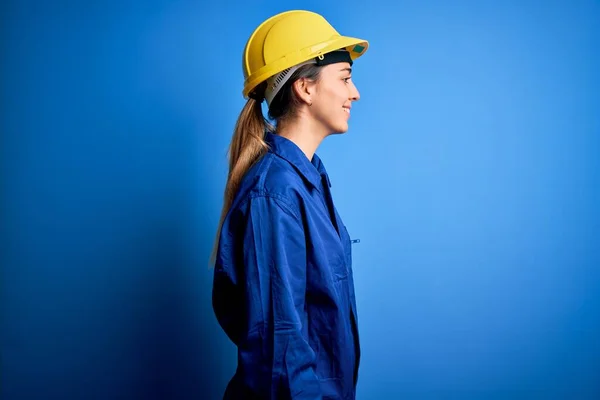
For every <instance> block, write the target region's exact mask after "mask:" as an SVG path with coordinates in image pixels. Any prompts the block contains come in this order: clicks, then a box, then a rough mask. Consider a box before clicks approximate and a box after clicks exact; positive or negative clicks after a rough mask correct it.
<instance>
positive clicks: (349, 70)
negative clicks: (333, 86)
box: [340, 68, 352, 73]
mask: <svg viewBox="0 0 600 400" xmlns="http://www.w3.org/2000/svg"><path fill="white" fill-rule="evenodd" d="M340 71H348V72H349V73H352V68H342V69H340Z"/></svg>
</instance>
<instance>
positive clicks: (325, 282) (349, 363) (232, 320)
mask: <svg viewBox="0 0 600 400" xmlns="http://www.w3.org/2000/svg"><path fill="white" fill-rule="evenodd" d="M266 140H267V143H268V144H269V146H270V150H269V151H268V152H267V153H266V154H265V156H264V157H263V158H261V159H260V161H258V162H257V163H256V164H255V165H254V166H253V167H252V168H251V169H250V171H249V172H248V173H247V174H246V176H245V177H244V180H243V182H242V184H241V187H240V189H239V191H238V193H237V195H236V198H235V200H234V202H233V204H232V207H231V209H230V212H229V213H228V215H227V216H226V218H225V220H224V224H223V228H222V231H221V234H220V238H219V245H218V250H217V258H216V264H215V271H214V281H213V293H212V296H213V298H212V301H213V309H214V312H215V315H216V317H217V320H218V321H219V324H220V325H221V327H222V328H223V330H224V331H225V333H226V334H227V335H228V336H229V338H230V339H231V340H232V341H233V342H234V343H235V344H236V345H237V348H238V367H237V371H236V373H235V375H234V376H233V378H232V379H231V381H230V382H229V384H228V386H227V389H226V391H225V396H224V398H225V399H354V398H355V388H356V382H357V378H358V365H359V358H360V347H359V340H358V339H359V338H358V330H357V315H356V300H355V295H354V282H353V278H352V254H351V241H350V237H349V236H348V232H347V230H346V227H345V226H344V224H343V223H342V220H341V218H340V216H339V215H338V213H337V211H336V210H335V207H334V205H333V201H332V198H331V193H330V186H331V184H330V182H329V177H328V175H327V172H326V171H325V168H324V166H323V164H322V163H321V160H320V159H319V157H318V156H317V155H316V154H315V155H314V157H313V160H312V162H311V161H309V159H308V158H307V157H306V156H305V155H304V153H303V152H302V151H301V150H300V148H299V147H297V146H296V144H294V143H293V142H292V141H290V140H288V139H286V138H284V137H281V136H278V135H276V134H272V133H267V135H266Z"/></svg>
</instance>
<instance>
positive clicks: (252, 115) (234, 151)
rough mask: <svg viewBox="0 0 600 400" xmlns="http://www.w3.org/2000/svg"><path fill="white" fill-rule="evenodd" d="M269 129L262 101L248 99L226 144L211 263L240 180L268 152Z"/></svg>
mask: <svg viewBox="0 0 600 400" xmlns="http://www.w3.org/2000/svg"><path fill="white" fill-rule="evenodd" d="M268 128H270V125H268V124H267V121H266V120H265V118H264V117H263V113H262V107H261V101H260V100H256V99H254V98H249V99H248V101H247V102H246V105H245V106H244V108H243V109H242V111H241V113H240V115H239V117H238V120H237V122H236V124H235V129H234V131H233V137H232V139H231V143H230V145H229V152H228V153H229V174H228V176H227V183H226V185H225V194H224V196H223V197H224V198H223V208H222V210H221V218H220V220H219V226H218V229H217V235H216V238H215V243H214V246H213V250H212V253H211V257H210V264H211V265H212V264H214V261H215V257H216V255H217V248H218V245H219V236H220V233H221V228H222V226H223V222H224V220H225V217H226V216H227V213H228V212H229V209H230V207H231V205H232V203H233V199H234V198H235V195H236V193H237V191H238V189H239V187H240V183H241V182H242V178H243V177H244V175H245V174H246V172H248V170H249V169H250V168H251V167H252V165H253V164H254V163H255V162H256V161H258V160H259V159H260V158H261V157H262V156H263V155H264V154H265V153H266V152H267V149H268V145H267V143H266V142H265V130H266V129H268Z"/></svg>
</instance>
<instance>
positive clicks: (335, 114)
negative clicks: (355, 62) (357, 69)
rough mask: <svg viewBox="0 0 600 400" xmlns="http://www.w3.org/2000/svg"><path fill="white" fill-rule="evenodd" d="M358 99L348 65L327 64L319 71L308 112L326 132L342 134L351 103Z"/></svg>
mask: <svg viewBox="0 0 600 400" xmlns="http://www.w3.org/2000/svg"><path fill="white" fill-rule="evenodd" d="M359 98H360V94H359V93H358V89H357V88H356V86H355V85H354V83H353V82H352V68H351V67H350V64H349V63H347V62H343V63H335V64H329V65H326V66H324V67H323V68H322V69H321V73H320V75H319V79H318V80H317V82H315V86H314V95H313V96H312V106H311V107H310V109H309V112H310V113H311V114H312V115H313V117H314V118H315V119H316V120H318V121H319V122H320V123H321V124H323V126H324V127H325V128H326V130H327V131H328V132H330V133H343V132H346V131H347V130H348V119H349V118H350V109H351V108H352V102H354V101H357V100H358V99H359Z"/></svg>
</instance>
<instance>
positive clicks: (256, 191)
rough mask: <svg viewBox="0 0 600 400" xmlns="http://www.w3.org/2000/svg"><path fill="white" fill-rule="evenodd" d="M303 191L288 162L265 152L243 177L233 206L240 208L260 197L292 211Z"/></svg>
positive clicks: (302, 184) (299, 180) (305, 192)
mask: <svg viewBox="0 0 600 400" xmlns="http://www.w3.org/2000/svg"><path fill="white" fill-rule="evenodd" d="M307 190H308V189H307V183H306V182H305V180H304V179H303V178H302V176H301V175H300V174H299V173H298V171H297V170H296V169H295V168H294V167H293V166H292V165H291V164H290V163H289V162H288V161H286V160H285V159H283V158H281V157H279V156H277V155H276V154H273V153H271V152H268V153H266V154H265V155H264V156H263V157H262V158H261V159H260V160H259V161H258V162H257V163H256V164H255V165H254V166H253V167H252V168H251V169H250V170H249V171H248V173H247V174H246V175H245V177H244V179H243V180H242V183H241V185H240V189H239V191H238V194H237V196H236V197H237V201H236V202H235V203H237V204H239V206H240V207H244V205H247V204H248V203H249V201H250V200H251V199H254V198H257V197H260V198H268V199H272V200H273V202H276V203H278V204H283V205H284V206H287V208H290V209H292V210H294V209H297V208H298V207H299V204H300V202H301V199H302V198H303V197H305V196H306V194H307V193H308V192H307Z"/></svg>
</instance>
